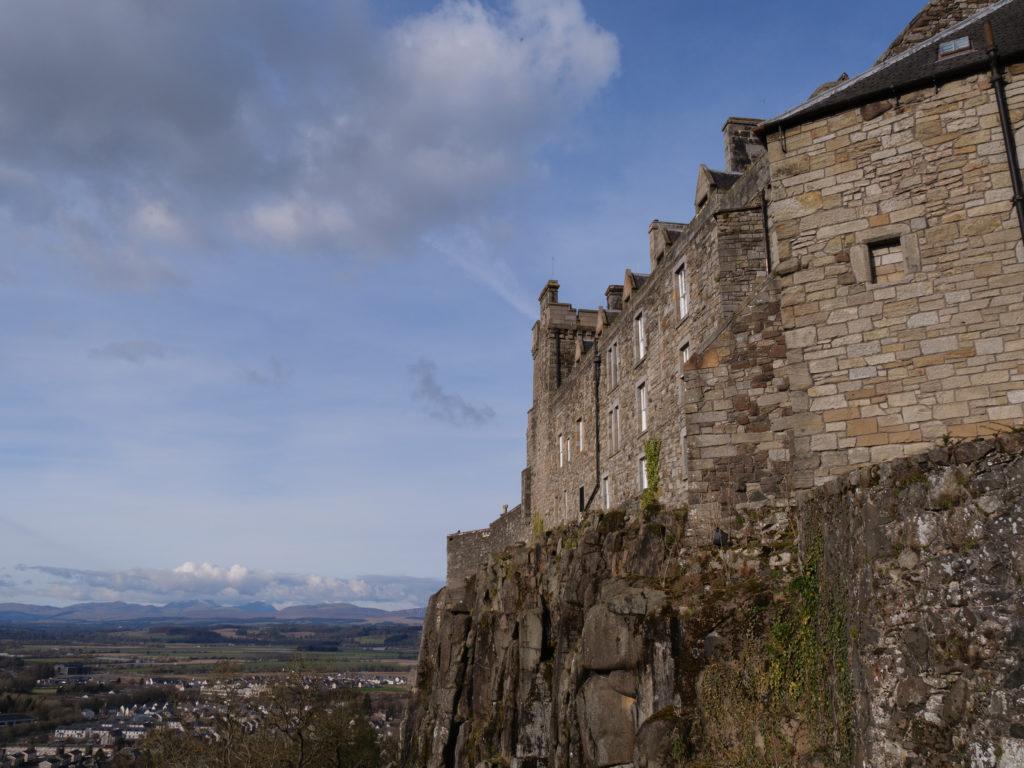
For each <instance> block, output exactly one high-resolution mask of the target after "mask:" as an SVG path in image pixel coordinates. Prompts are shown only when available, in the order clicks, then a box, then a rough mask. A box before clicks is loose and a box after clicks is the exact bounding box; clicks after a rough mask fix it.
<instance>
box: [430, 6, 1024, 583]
mask: <svg viewBox="0 0 1024 768" xmlns="http://www.w3.org/2000/svg"><path fill="white" fill-rule="evenodd" d="M929 19H930V20H929ZM986 21H988V22H991V23H992V24H993V26H994V28H995V33H994V38H993V39H994V40H995V42H996V43H997V45H998V46H1000V56H1001V57H1002V58H1000V59H999V60H1000V61H1005V62H1006V72H1007V78H1006V81H1007V82H1006V86H1005V107H1006V109H1005V111H1006V114H1007V115H1008V124H1007V125H1005V126H1004V125H1003V122H1004V121H1003V119H1002V118H1001V113H1000V108H999V104H998V100H999V98H1000V96H999V93H998V92H997V90H996V89H995V88H994V87H993V85H992V80H991V78H990V75H989V74H988V72H987V71H986V67H987V66H988V63H989V62H988V59H987V58H986V56H985V55H984V54H983V51H984V46H985V45H987V43H986V42H985V39H984V34H983V31H982V25H983V23H984V22H986ZM925 22H927V23H925ZM914 24H918V22H917V21H915V23H914ZM922 24H923V25H924V26H923V27H922V29H924V28H925V27H927V28H928V29H936V30H939V34H938V35H937V36H936V37H934V38H932V39H929V40H925V41H924V42H918V43H917V45H916V46H910V47H908V48H907V49H906V50H905V51H904V52H903V53H902V54H901V55H899V56H894V57H892V58H890V59H886V60H885V61H884V63H881V64H879V65H878V66H876V67H874V68H872V69H871V70H869V71H868V72H866V73H864V74H863V75H859V76H857V77H855V78H853V79H850V80H843V81H837V82H836V83H830V84H826V86H823V87H822V88H820V89H819V90H818V91H816V93H815V95H814V96H813V97H812V98H811V99H810V100H809V101H808V102H806V103H805V104H804V105H801V106H800V107H797V108H794V109H793V110H790V111H789V112H786V113H784V114H783V115H781V116H779V117H778V118H775V119H774V120H771V121H767V122H764V123H758V121H754V120H750V119H744V118H729V120H728V121H727V122H726V125H725V127H724V128H723V134H724V139H725V148H726V170H724V171H717V170H712V169H709V168H707V167H706V166H701V167H700V169H699V170H698V174H697V177H698V178H697V184H696V192H695V197H694V202H695V206H696V213H695V215H694V217H693V219H692V220H691V221H689V222H688V223H670V222H660V221H657V220H655V221H654V222H652V224H651V226H650V228H649V230H648V239H649V246H650V273H649V274H638V273H634V272H632V271H630V270H628V269H627V270H626V271H625V275H624V278H623V282H622V284H621V285H611V286H609V289H608V291H607V293H606V305H605V306H603V307H598V308H597V309H577V308H575V307H573V306H572V305H571V304H568V303H564V302H559V297H558V288H559V286H558V283H557V282H555V281H550V282H549V283H548V284H547V285H546V286H545V288H544V290H543V291H542V292H541V295H540V299H539V302H540V312H539V319H538V322H537V323H536V324H535V325H534V327H533V344H532V354H533V360H534V379H533V405H532V407H531V409H530V411H529V413H528V425H527V465H526V469H525V470H524V473H523V488H524V496H523V502H524V503H523V505H522V509H521V512H522V515H523V516H524V518H529V519H530V520H533V519H536V520H537V521H538V522H539V523H540V524H542V525H543V526H545V527H553V526H558V525H562V524H564V523H567V522H570V521H573V520H575V519H578V518H579V516H580V515H581V514H582V512H583V511H584V510H591V509H617V510H626V511H634V510H636V509H638V508H639V506H640V504H641V499H642V492H643V490H644V487H645V481H646V479H647V474H646V473H645V469H644V467H645V462H646V456H647V454H646V446H649V445H657V446H659V447H660V461H659V464H660V467H659V470H658V473H657V479H658V483H659V486H660V494H659V496H658V498H657V499H656V502H657V503H659V504H660V505H661V506H663V507H667V508H683V507H685V508H686V509H687V510H688V511H689V520H690V525H691V531H702V530H706V531H709V532H710V531H711V530H713V529H714V528H716V527H721V528H723V529H725V530H727V531H728V530H729V528H730V526H731V525H732V524H733V522H732V521H733V518H734V517H735V515H736V513H737V510H743V509H744V508H746V507H750V506H757V505H762V504H765V503H768V502H775V503H781V504H789V503H791V502H792V501H793V499H794V498H796V497H797V496H799V495H800V494H801V493H802V492H805V491H807V490H809V489H811V488H814V487H815V486H818V485H821V484H823V483H825V482H827V481H829V480H830V479H831V478H834V477H837V476H840V475H842V474H845V473H847V472H849V471H851V470H852V469H854V468H856V467H859V466H862V465H865V464H872V463H880V462H883V461H888V460H891V459H895V458H901V457H905V456H909V455H912V454H915V453H918V452H921V451H924V450H926V449H928V448H929V447H931V446H933V445H935V444H936V443H937V442H940V441H943V440H947V439H949V438H965V437H976V436H983V435H989V434H993V433H997V432H1001V431H1007V430H1010V429H1014V428H1016V427H1018V426H1020V425H1021V424H1022V423H1024V334H1022V329H1024V298H1022V296H1024V294H1022V287H1024V243H1022V237H1024V232H1022V228H1024V224H1022V225H1021V226H1018V222H1017V217H1016V212H1015V209H1014V207H1013V205H1014V204H1013V200H1014V189H1013V184H1012V183H1011V174H1010V167H1011V164H1010V158H1012V157H1014V156H1016V154H1017V153H1018V151H1019V150H1018V148H1016V147H1015V146H1013V136H1014V135H1016V134H1019V135H1021V136H1024V33H1022V31H1021V30H1022V29H1024V0H1013V2H999V3H995V4H994V5H991V6H990V7H989V8H987V9H985V10H980V11H978V12H977V13H975V14H974V15H973V16H970V18H968V19H967V20H966V21H963V22H962V23H960V24H959V25H957V26H955V27H953V28H952V29H951V31H950V32H949V34H955V35H958V36H960V37H959V38H957V39H959V40H961V43H962V40H963V38H966V39H967V40H968V41H969V43H968V47H966V48H964V47H963V45H961V49H962V50H963V51H964V53H963V54H962V56H963V58H961V59H959V60H958V62H957V64H956V67H953V66H952V65H951V64H949V63H946V62H945V61H944V60H943V57H942V55H940V54H941V51H940V48H939V46H940V44H941V43H943V42H944V38H943V36H944V35H945V34H946V33H945V32H942V30H944V29H945V28H946V27H948V26H949V25H946V27H944V26H943V25H941V24H938V23H937V22H935V20H934V19H932V18H931V17H928V19H925V20H924V21H921V22H920V24H918V26H920V25H922ZM912 26H914V25H912ZM908 29H909V28H908ZM915 29H916V27H915ZM922 34H923V33H922ZM947 42H948V41H947ZM929 71H931V72H932V74H931V79H930V80H928V81H927V82H924V80H923V79H922V78H923V75H922V72H924V73H928V72H929ZM647 501H648V502H649V501H650V499H648V500H647ZM529 528H530V526H528V525H527V526H526V529H527V530H528V529H529ZM524 535H528V533H527V534H524ZM479 538H480V537H477V539H467V540H466V542H465V544H463V543H461V540H459V542H458V543H457V544H456V547H455V552H456V560H459V561H461V560H462V559H464V557H465V559H468V558H469V557H470V555H469V554H466V555H465V556H464V555H463V554H461V553H462V552H466V553H469V552H470V551H471V550H472V549H473V547H479V546H481V545H480V544H479V541H478V539H479ZM472 542H476V543H472ZM495 543H496V540H495V541H491V540H488V544H487V546H486V547H484V549H487V550H488V551H489V552H491V553H493V552H495V551H497V548H496V546H495ZM455 570H456V572H458V573H461V572H462V570H463V569H462V566H461V565H457V566H456V569H455ZM450 572H451V570H450Z"/></svg>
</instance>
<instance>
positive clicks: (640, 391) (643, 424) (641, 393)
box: [636, 384, 647, 432]
mask: <svg viewBox="0 0 1024 768" xmlns="http://www.w3.org/2000/svg"><path fill="white" fill-rule="evenodd" d="M636 402H637V408H638V409H639V411H640V431H641V432H646V431H647V385H646V384H641V385H640V386H639V387H637V388H636Z"/></svg>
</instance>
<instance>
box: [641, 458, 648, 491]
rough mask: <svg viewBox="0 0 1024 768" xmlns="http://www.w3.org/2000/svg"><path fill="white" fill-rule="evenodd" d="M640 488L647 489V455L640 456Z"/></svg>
mask: <svg viewBox="0 0 1024 768" xmlns="http://www.w3.org/2000/svg"><path fill="white" fill-rule="evenodd" d="M640 490H642V491H645V490H647V457H646V456H641V457H640Z"/></svg>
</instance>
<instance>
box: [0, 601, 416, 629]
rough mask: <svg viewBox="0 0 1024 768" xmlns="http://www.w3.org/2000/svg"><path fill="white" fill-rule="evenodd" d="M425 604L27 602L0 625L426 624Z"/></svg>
mask: <svg viewBox="0 0 1024 768" xmlns="http://www.w3.org/2000/svg"><path fill="white" fill-rule="evenodd" d="M425 610H426V608H425V607H422V608H407V609H403V610H397V611H388V610H384V609H381V608H366V607H363V606H359V605H355V604H353V603H344V602H339V603H316V604H312V605H292V606H288V607H285V608H281V609H280V610H278V609H276V608H274V606H273V605H270V604H269V603H246V604H244V605H238V606H229V605H219V604H217V603H213V602H210V601H207V600H186V601H179V602H173V603H168V604H166V605H163V606H160V605H147V604H141V603H126V602H123V601H114V602H86V603H75V604H73V605H67V606H63V607H57V606H52V605H33V604H29V603H13V602H12V603H0V624H26V623H33V624H36V623H50V624H56V623H60V624H92V623H109V622H132V623H160V622H165V621H187V622H191V623H196V622H198V623H217V622H222V621H342V622H352V623H358V622H377V623H384V622H395V623H410V622H415V623H422V621H423V615H424V612H425Z"/></svg>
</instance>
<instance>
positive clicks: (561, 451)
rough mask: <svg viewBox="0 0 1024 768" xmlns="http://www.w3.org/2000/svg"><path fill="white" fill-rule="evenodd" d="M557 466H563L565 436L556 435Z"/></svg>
mask: <svg viewBox="0 0 1024 768" xmlns="http://www.w3.org/2000/svg"><path fill="white" fill-rule="evenodd" d="M558 466H560V467H562V466H565V438H564V437H563V436H562V435H559V436H558Z"/></svg>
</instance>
